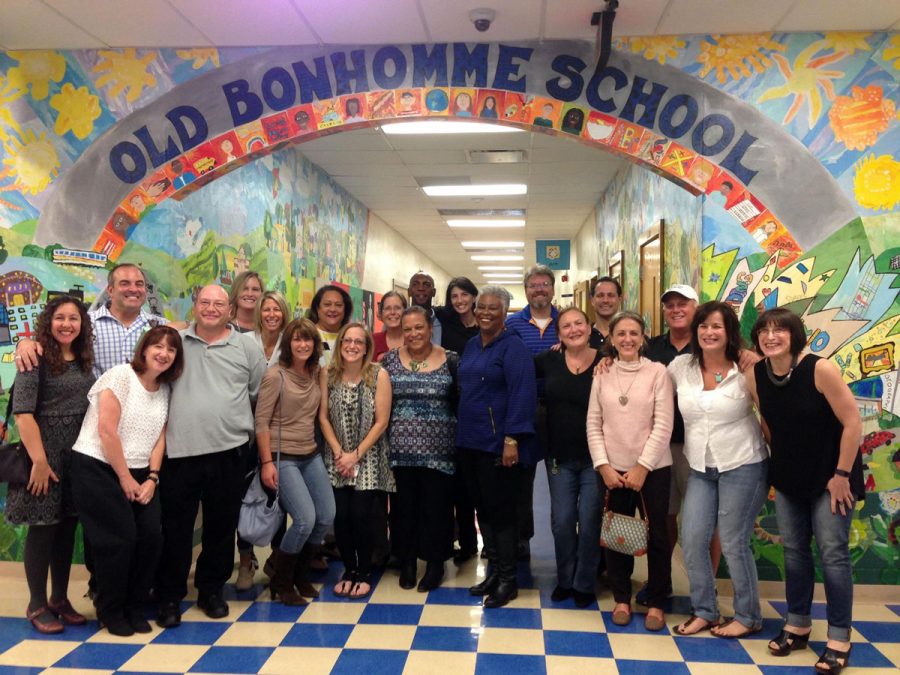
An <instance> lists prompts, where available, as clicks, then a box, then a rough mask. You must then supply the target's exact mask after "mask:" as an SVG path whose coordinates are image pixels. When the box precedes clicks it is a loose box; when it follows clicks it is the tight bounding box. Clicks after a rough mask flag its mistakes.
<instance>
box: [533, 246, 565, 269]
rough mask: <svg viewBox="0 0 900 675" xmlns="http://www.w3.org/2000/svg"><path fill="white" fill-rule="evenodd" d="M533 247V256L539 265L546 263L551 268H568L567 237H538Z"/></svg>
mask: <svg viewBox="0 0 900 675" xmlns="http://www.w3.org/2000/svg"><path fill="white" fill-rule="evenodd" d="M535 248H536V255H535V258H536V260H537V262H538V264H539V265H546V266H547V267H549V268H550V269H551V270H567V269H569V251H570V242H569V240H568V239H538V240H537V241H536V242H535Z"/></svg>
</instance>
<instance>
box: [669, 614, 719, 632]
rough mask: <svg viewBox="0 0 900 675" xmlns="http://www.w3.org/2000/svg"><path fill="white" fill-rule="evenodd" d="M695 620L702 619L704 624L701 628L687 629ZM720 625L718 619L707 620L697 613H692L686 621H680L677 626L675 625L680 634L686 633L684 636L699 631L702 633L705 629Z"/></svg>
mask: <svg viewBox="0 0 900 675" xmlns="http://www.w3.org/2000/svg"><path fill="white" fill-rule="evenodd" d="M695 621H702V622H703V625H702V626H700V628H697V629H696V630H692V631H687V630H686V629H687V627H688V626H690V625H691V624H692V623H694V622H695ZM718 625H719V622H718V621H707V620H706V619H704V618H703V617H702V616H697V615H696V614H691V618H690V619H688V620H687V621H685V622H684V623H680V624H678V625H677V626H675V632H676V633H678V635H684V636H687V635H696V634H697V633H702V632H703V631H705V630H710V629H711V628H714V627H716V626H718Z"/></svg>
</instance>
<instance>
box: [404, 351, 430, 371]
mask: <svg viewBox="0 0 900 675" xmlns="http://www.w3.org/2000/svg"><path fill="white" fill-rule="evenodd" d="M433 350H434V349H433V348H432V349H429V350H428V354H427V355H426V356H425V358H424V359H422V360H421V361H414V360H413V358H412V354H410V355H409V369H410V370H411V371H412V372H414V373H418V372H419V370H421V369H422V368H427V367H428V357H429V356H431V352H432V351H433Z"/></svg>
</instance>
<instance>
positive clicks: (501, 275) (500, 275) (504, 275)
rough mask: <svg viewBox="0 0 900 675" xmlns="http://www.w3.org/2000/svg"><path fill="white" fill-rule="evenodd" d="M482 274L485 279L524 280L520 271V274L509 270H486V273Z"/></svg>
mask: <svg viewBox="0 0 900 675" xmlns="http://www.w3.org/2000/svg"><path fill="white" fill-rule="evenodd" d="M481 276H483V277H484V278H485V279H518V280H519V281H521V280H522V273H521V272H519V273H518V274H515V273H509V272H486V273H484V274H482V275H481Z"/></svg>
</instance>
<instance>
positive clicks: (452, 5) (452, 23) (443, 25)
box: [419, 0, 568, 42]
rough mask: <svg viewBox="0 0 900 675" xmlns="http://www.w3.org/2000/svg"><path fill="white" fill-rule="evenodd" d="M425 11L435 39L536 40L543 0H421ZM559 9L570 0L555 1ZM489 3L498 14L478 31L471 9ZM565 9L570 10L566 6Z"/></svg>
mask: <svg viewBox="0 0 900 675" xmlns="http://www.w3.org/2000/svg"><path fill="white" fill-rule="evenodd" d="M419 1H420V4H421V6H422V9H423V10H424V12H425V23H426V25H427V26H428V30H429V32H430V34H431V39H432V40H433V41H435V42H438V41H449V42H454V41H455V42H479V41H482V40H484V41H488V40H489V41H491V42H498V41H502V40H534V39H536V38H538V37H540V35H539V30H540V27H541V14H542V9H541V8H542V5H543V2H542V1H541V0H489V1H487V2H486V1H485V0H456V1H455V2H447V1H446V0H419ZM555 4H558V5H559V8H560V11H563V9H562V8H564V7H565V8H567V7H568V0H565V1H564V2H559V1H558V2H556V3H555ZM479 7H490V8H491V9H493V10H494V11H495V12H496V17H495V18H494V21H493V23H492V24H491V27H490V29H489V30H488V31H487V32H485V33H479V32H478V31H477V30H476V29H475V25H474V24H473V23H472V21H471V20H469V11H470V10H472V9H476V8H479ZM564 11H568V10H567V9H566V10H564Z"/></svg>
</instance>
